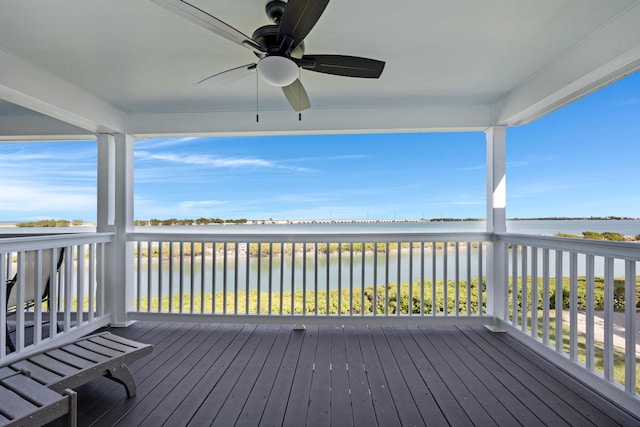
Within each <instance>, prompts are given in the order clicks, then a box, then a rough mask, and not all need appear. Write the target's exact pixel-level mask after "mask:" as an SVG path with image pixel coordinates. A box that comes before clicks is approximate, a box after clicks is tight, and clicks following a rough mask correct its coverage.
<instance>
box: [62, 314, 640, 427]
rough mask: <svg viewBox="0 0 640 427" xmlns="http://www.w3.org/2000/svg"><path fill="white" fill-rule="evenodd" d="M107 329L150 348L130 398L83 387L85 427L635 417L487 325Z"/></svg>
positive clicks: (114, 389) (99, 384) (571, 421)
mask: <svg viewBox="0 0 640 427" xmlns="http://www.w3.org/2000/svg"><path fill="white" fill-rule="evenodd" d="M111 331H112V332H114V333H116V334H118V335H121V336H124V337H126V338H129V339H133V340H137V341H141V342H147V343H151V344H153V345H154V346H155V349H154V352H153V353H151V354H150V355H148V356H146V357H145V358H144V359H142V360H139V361H136V362H134V363H132V364H131V366H130V368H131V371H132V373H133V375H134V377H135V379H136V382H137V384H138V395H137V396H136V397H134V398H132V399H127V398H126V394H125V393H123V392H122V389H121V387H119V386H118V385H117V384H114V383H113V382H112V381H108V380H105V379H97V380H95V381H92V382H91V383H89V384H86V385H84V386H82V387H79V388H78V389H77V392H78V397H79V402H78V403H79V408H78V409H79V418H78V424H79V425H83V426H85V425H86V426H91V425H93V426H111V425H120V426H129V425H148V426H152V425H153V426H157V425H171V426H173V425H189V424H191V425H211V424H213V425H238V426H258V425H260V426H281V425H295V426H300V425H309V426H316V425H317V426H329V425H331V426H351V425H356V426H375V425H378V426H387V425H426V424H429V425H443V424H449V425H453V426H464V425H474V424H475V425H515V424H518V423H520V424H523V425H545V424H546V425H554V426H555V425H577V424H582V425H639V424H640V422H639V421H638V420H637V419H635V418H633V417H631V416H630V415H629V414H627V413H626V412H625V411H623V410H621V409H619V408H617V407H616V406H614V405H613V404H612V403H611V402H609V401H608V400H606V399H605V398H603V397H601V396H600V395H597V394H596V393H595V392H594V391H593V390H591V389H590V388H588V387H585V386H584V385H582V384H580V383H579V382H577V381H576V380H575V379H573V378H572V377H570V376H569V375H567V374H565V373H564V372H563V371H561V370H560V369H559V368H557V367H555V366H554V365H552V364H550V363H549V362H547V361H546V360H544V359H543V358H541V357H540V356H538V355H536V354H534V353H532V352H530V351H529V350H528V349H527V348H526V347H524V346H523V345H521V344H520V343H518V342H517V341H516V340H514V339H513V338H511V337H509V336H507V335H506V334H496V333H492V332H490V331H488V330H487V329H485V328H483V327H480V326H458V327H452V326H448V327H445V326H438V327H428V326H420V327H418V326H397V327H395V326H385V327H367V326H346V327H340V326H310V327H308V329H307V330H306V331H294V330H292V329H291V327H290V326H279V325H261V326H255V325H228V324H221V325H213V324H189V323H162V322H138V323H136V324H134V325H132V326H131V327H129V328H123V329H117V328H113V329H111ZM514 421H515V422H514ZM51 425H52V426H57V425H61V424H60V422H56V423H52V424H51Z"/></svg>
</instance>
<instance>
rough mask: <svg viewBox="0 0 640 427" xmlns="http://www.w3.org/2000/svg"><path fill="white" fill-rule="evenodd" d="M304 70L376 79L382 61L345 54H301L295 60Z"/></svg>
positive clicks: (381, 66) (381, 67)
mask: <svg viewBox="0 0 640 427" xmlns="http://www.w3.org/2000/svg"><path fill="white" fill-rule="evenodd" d="M297 62H298V65H299V66H300V67H302V68H304V69H305V70H311V71H317V72H318V73H325V74H335V75H337V76H346V77H360V78H365V79H377V78H378V77H380V74H382V70H384V65H385V63H384V61H378V60H376V59H370V58H361V57H359V56H346V55H303V56H302V58H301V59H300V60H298V61H297Z"/></svg>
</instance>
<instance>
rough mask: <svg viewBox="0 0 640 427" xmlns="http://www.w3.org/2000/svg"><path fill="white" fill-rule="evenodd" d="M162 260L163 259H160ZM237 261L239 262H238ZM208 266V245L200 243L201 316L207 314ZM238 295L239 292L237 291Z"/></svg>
mask: <svg viewBox="0 0 640 427" xmlns="http://www.w3.org/2000/svg"><path fill="white" fill-rule="evenodd" d="M160 247H161V248H162V243H161V244H160ZM160 259H162V257H161V258H160ZM236 261H237V260H236ZM161 264H162V263H161ZM237 264H238V263H237V262H236V266H237ZM206 265H207V245H206V243H205V242H200V314H204V312H205V306H204V305H205V300H206V298H205V296H206V289H205V284H206V282H205V268H206ZM237 270H238V269H237V267H236V271H237ZM160 289H162V282H161V283H160ZM236 294H237V291H236ZM160 301H162V298H160Z"/></svg>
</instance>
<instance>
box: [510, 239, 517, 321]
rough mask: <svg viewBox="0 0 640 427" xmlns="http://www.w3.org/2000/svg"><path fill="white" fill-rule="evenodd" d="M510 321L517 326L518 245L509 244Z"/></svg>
mask: <svg viewBox="0 0 640 427" xmlns="http://www.w3.org/2000/svg"><path fill="white" fill-rule="evenodd" d="M511 323H512V324H513V326H518V245H511Z"/></svg>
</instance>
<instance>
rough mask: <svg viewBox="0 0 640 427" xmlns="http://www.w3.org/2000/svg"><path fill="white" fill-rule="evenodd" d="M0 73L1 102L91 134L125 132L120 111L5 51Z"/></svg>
mask: <svg viewBox="0 0 640 427" xmlns="http://www.w3.org/2000/svg"><path fill="white" fill-rule="evenodd" d="M0 70H2V72H0V99H3V100H5V101H8V102H11V103H13V104H16V105H19V106H21V107H24V108H28V109H29V110H33V111H36V112H38V113H41V114H44V115H46V116H49V117H52V118H54V119H57V120H60V121H63V122H65V123H69V124H71V125H73V126H76V127H78V128H81V129H85V130H87V131H89V132H91V133H102V132H111V133H113V132H124V131H125V129H124V122H125V120H124V118H125V115H124V113H122V112H121V111H120V110H118V109H117V108H115V107H113V106H112V105H110V104H108V103H106V102H104V101H103V100H101V99H100V98H98V97H96V96H94V95H92V94H90V93H89V92H87V91H85V90H83V89H81V88H79V87H77V86H75V85H73V84H71V83H69V82H68V81H66V80H63V79H61V78H59V77H57V76H55V75H53V74H51V73H49V72H47V71H46V70H44V69H42V68H40V67H38V66H37V65H35V64H32V63H30V62H28V61H26V60H24V59H22V58H20V57H18V56H16V55H14V54H13V53H11V52H9V51H6V50H4V49H2V48H0ZM34 133H35V134H38V133H39V132H37V130H34Z"/></svg>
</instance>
